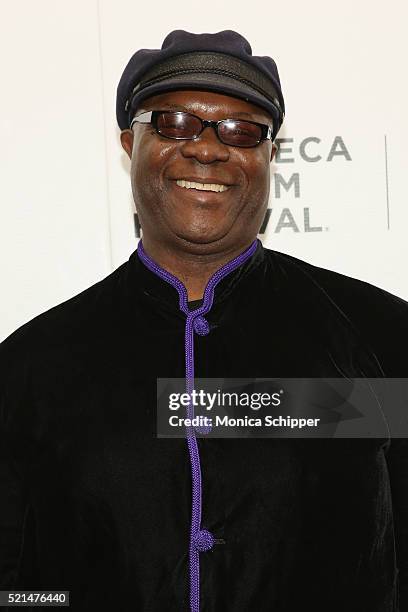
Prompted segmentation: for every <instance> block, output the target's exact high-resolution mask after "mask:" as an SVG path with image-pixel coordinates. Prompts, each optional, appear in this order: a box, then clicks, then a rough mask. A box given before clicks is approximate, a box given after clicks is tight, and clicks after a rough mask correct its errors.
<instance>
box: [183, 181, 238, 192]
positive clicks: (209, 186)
mask: <svg viewBox="0 0 408 612" xmlns="http://www.w3.org/2000/svg"><path fill="white" fill-rule="evenodd" d="M176 183H177V185H178V186H179V187H185V188H186V189H201V190H202V191H217V192H219V191H227V189H229V187H227V185H220V184H218V183H194V182H193V181H185V180H184V179H177V181H176Z"/></svg>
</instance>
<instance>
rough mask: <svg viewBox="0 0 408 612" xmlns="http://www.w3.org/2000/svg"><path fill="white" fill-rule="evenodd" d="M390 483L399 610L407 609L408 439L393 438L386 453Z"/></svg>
mask: <svg viewBox="0 0 408 612" xmlns="http://www.w3.org/2000/svg"><path fill="white" fill-rule="evenodd" d="M387 464H388V471H389V475H390V483H391V496H392V506H393V518H394V533H395V545H396V553H397V567H398V570H399V576H398V581H399V610H400V611H401V612H402V611H403V610H408V439H407V438H394V439H393V440H391V444H390V447H389V450H388V453H387Z"/></svg>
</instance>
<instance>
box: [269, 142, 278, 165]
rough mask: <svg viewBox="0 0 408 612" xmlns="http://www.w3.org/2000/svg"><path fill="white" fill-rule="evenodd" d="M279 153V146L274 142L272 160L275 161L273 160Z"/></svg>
mask: <svg viewBox="0 0 408 612" xmlns="http://www.w3.org/2000/svg"><path fill="white" fill-rule="evenodd" d="M277 151H278V145H276V144H275V143H274V142H273V143H272V151H271V160H270V161H272V160H273V158H274V157H275V155H276V153H277Z"/></svg>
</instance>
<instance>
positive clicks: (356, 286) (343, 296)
mask: <svg viewBox="0 0 408 612" xmlns="http://www.w3.org/2000/svg"><path fill="white" fill-rule="evenodd" d="M269 257H271V258H272V260H273V265H274V266H275V268H276V267H277V268H278V269H280V270H281V272H282V273H284V274H285V276H286V278H287V279H288V281H289V282H290V279H291V278H292V279H293V282H294V284H295V283H296V279H299V278H302V279H303V281H304V283H306V285H303V286H306V287H307V286H308V285H309V286H310V287H311V286H313V287H314V288H316V289H317V291H318V295H319V294H320V296H321V297H322V299H325V300H327V301H328V302H330V304H331V306H332V307H333V308H335V309H336V310H337V312H338V314H339V316H342V317H344V318H345V319H347V321H348V322H349V323H350V324H351V325H352V326H353V327H354V328H355V329H357V330H358V332H359V333H360V334H361V335H362V336H364V337H365V339H366V340H367V341H368V343H369V344H370V345H371V346H372V347H373V348H374V350H375V352H376V354H377V356H378V357H379V359H380V361H381V362H382V364H383V365H384V366H385V371H386V373H387V371H388V375H389V376H396V377H398V376H406V375H407V374H406V372H404V370H405V369H406V368H405V367H403V362H404V361H405V360H404V359H403V352H404V350H405V346H406V344H407V343H408V302H407V301H406V300H404V299H403V298H401V297H399V296H397V295H395V294H393V293H391V292H389V291H387V290H385V289H382V288H380V287H377V286H376V285H373V284H371V283H369V282H366V281H363V280H359V279H356V278H353V277H350V276H347V275H345V274H341V273H339V272H334V271H333V270H328V269H326V268H322V267H319V266H316V265H314V264H311V263H308V262H306V261H303V260H301V259H298V258H296V257H293V256H292V255H287V254H285V253H281V252H279V251H272V250H270V249H269ZM294 290H295V288H294Z"/></svg>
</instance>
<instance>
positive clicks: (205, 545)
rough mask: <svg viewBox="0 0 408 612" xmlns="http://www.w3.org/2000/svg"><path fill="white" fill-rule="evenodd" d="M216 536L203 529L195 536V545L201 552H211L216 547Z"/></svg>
mask: <svg viewBox="0 0 408 612" xmlns="http://www.w3.org/2000/svg"><path fill="white" fill-rule="evenodd" d="M214 542H215V539H214V536H213V534H212V533H210V532H209V531H207V529H202V530H201V531H199V532H198V533H196V534H195V538H194V545H195V547H196V549H197V550H198V551H199V552H205V551H207V550H211V548H212V547H213V546H214Z"/></svg>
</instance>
